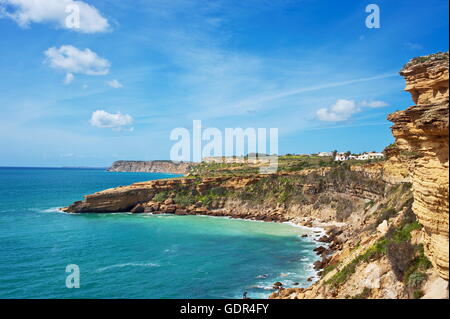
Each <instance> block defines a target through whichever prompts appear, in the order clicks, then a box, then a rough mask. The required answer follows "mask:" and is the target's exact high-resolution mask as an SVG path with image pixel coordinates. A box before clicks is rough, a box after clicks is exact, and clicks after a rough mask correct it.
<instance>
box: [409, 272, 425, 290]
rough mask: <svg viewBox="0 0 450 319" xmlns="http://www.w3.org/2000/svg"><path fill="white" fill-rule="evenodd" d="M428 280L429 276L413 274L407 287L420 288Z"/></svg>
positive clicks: (418, 273) (420, 273)
mask: <svg viewBox="0 0 450 319" xmlns="http://www.w3.org/2000/svg"><path fill="white" fill-rule="evenodd" d="M425 279H427V275H426V274H424V273H423V272H420V271H415V272H413V273H412V274H411V275H410V276H409V278H408V282H407V285H408V287H412V288H419V287H420V286H422V283H423V282H424V281H425Z"/></svg>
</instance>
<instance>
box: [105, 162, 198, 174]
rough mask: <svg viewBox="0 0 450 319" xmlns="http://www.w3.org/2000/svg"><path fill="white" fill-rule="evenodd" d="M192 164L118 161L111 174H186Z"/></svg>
mask: <svg viewBox="0 0 450 319" xmlns="http://www.w3.org/2000/svg"><path fill="white" fill-rule="evenodd" d="M191 165H192V163H187V162H172V161H116V162H114V163H113V164H112V165H111V167H110V168H108V171H109V172H143V173H173V174H186V173H187V172H188V171H189V168H190V167H191Z"/></svg>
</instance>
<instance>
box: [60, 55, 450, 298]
mask: <svg viewBox="0 0 450 319" xmlns="http://www.w3.org/2000/svg"><path fill="white" fill-rule="evenodd" d="M400 74H401V75H403V76H404V77H405V79H406V83H407V86H406V90H407V91H409V92H411V94H412V96H413V100H414V102H415V105H414V106H411V107H409V108H408V109H406V110H405V111H399V112H396V113H393V114H391V115H390V116H389V120H391V121H392V122H394V125H393V127H392V132H393V135H394V137H395V138H396V142H395V143H394V144H393V145H390V146H389V147H387V148H386V150H385V154H386V155H387V157H388V158H389V159H388V160H387V161H385V162H378V163H369V164H365V165H355V166H349V165H348V164H346V163H339V164H337V163H334V161H331V162H330V163H328V164H327V163H319V164H326V165H329V166H328V167H320V168H314V169H305V168H304V167H305V166H307V165H305V163H302V165H293V166H292V167H291V166H289V167H291V168H292V169H289V170H284V171H283V170H281V171H279V172H278V173H277V174H272V175H260V174H256V173H252V172H253V171H252V170H250V169H249V167H248V165H247V166H243V167H238V168H240V170H234V169H233V170H231V169H229V170H227V171H220V170H219V168H220V167H221V166H217V165H215V164H214V165H213V164H211V165H209V166H207V167H200V166H199V167H200V168H202V169H200V170H197V171H198V173H195V172H196V170H191V173H192V176H187V177H182V178H174V179H166V180H155V181H149V182H143V183H136V184H133V185H129V186H123V187H118V188H114V189H109V190H105V191H102V192H98V193H95V194H92V195H87V196H86V197H85V199H84V200H83V201H79V202H75V203H74V204H72V205H71V206H69V207H67V208H65V209H64V210H65V211H66V212H69V213H89V212H132V213H152V214H161V213H167V214H177V215H191V214H204V215H214V216H231V217H236V218H249V219H257V220H264V221H291V222H294V223H296V224H300V225H305V226H315V227H322V228H324V229H325V230H326V232H327V233H326V235H325V236H322V237H321V238H320V239H318V240H319V242H321V243H323V245H322V246H320V247H318V248H317V250H316V252H317V254H318V260H317V261H316V263H314V268H315V269H316V270H318V271H319V272H318V276H319V278H318V280H317V282H315V283H314V284H313V285H312V286H310V287H285V286H283V285H282V283H278V285H276V287H275V286H274V293H273V294H272V295H271V298H293V299H297V298H300V299H301V298H448V244H449V242H448V177H449V176H448V111H449V109H448V54H438V55H432V56H428V57H421V58H418V59H413V60H412V61H411V62H409V63H408V64H407V65H406V66H405V67H404V69H403V70H402V71H401V73H400ZM302 161H304V159H302ZM307 164H308V163H307ZM319 166H320V165H319ZM122 167H123V166H122ZM297 168H298V170H296V169H297ZM205 169H211V170H214V172H217V174H206V173H205V172H204V170H205ZM128 170H130V169H128ZM312 280H314V279H311V281H312ZM279 284H281V285H279Z"/></svg>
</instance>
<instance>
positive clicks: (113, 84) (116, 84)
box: [106, 79, 123, 89]
mask: <svg viewBox="0 0 450 319" xmlns="http://www.w3.org/2000/svg"><path fill="white" fill-rule="evenodd" d="M106 83H107V84H108V85H109V86H110V87H112V88H115V89H120V88H123V85H122V83H120V82H119V81H117V80H115V79H114V80H110V81H106Z"/></svg>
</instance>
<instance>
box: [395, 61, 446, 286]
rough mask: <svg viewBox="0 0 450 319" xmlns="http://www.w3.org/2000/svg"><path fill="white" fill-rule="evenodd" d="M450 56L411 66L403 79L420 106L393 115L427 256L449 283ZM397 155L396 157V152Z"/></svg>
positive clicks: (398, 149)
mask: <svg viewBox="0 0 450 319" xmlns="http://www.w3.org/2000/svg"><path fill="white" fill-rule="evenodd" d="M448 62H449V61H448V53H439V54H434V55H430V56H426V57H419V58H416V59H413V60H411V61H410V62H409V63H407V64H406V65H405V67H404V68H403V69H402V70H401V72H400V74H401V75H402V76H403V77H404V78H405V80H406V88H405V90H406V91H408V92H409V93H411V96H412V99H413V101H414V103H415V105H413V106H411V107H409V108H407V109H406V110H404V111H398V112H395V113H393V114H391V115H389V117H388V119H389V120H390V121H392V122H393V123H394V125H393V126H392V134H393V135H394V137H395V139H396V141H395V144H394V145H393V146H392V147H391V149H393V150H394V153H396V156H395V158H396V161H400V162H402V163H404V165H405V166H407V167H408V168H409V171H410V177H411V181H412V184H413V190H414V191H413V193H414V205H413V210H414V213H415V214H416V215H417V217H418V219H419V222H420V223H421V224H422V225H423V226H424V241H425V254H426V255H427V256H428V257H429V258H430V260H431V261H432V263H433V265H434V266H435V267H436V269H437V270H438V272H439V274H440V275H441V276H442V277H443V278H444V279H447V280H448V267H449V259H448V257H449V240H448V235H449V228H448V227H449V212H448V201H449V198H448V186H449V185H448V181H449V180H448V179H449V171H448V169H449V167H448V143H449V136H448V121H449V119H448V116H449V95H448V79H449V78H448ZM395 150H396V151H395Z"/></svg>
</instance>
